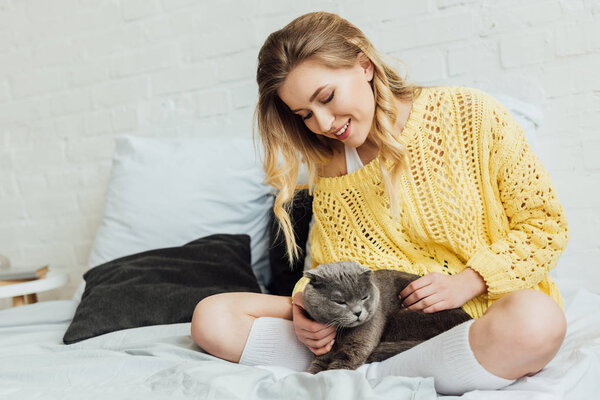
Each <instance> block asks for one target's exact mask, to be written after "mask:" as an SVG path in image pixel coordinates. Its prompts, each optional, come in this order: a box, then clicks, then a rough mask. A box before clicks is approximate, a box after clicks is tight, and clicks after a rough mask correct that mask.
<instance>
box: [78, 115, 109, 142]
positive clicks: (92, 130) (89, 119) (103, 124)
mask: <svg viewBox="0 0 600 400" xmlns="http://www.w3.org/2000/svg"><path fill="white" fill-rule="evenodd" d="M83 120H84V127H85V130H84V132H85V135H87V136H95V135H100V134H103V133H108V132H111V131H112V123H111V112H110V111H109V110H100V111H94V112H91V113H88V114H86V115H85V117H84V119H83Z"/></svg>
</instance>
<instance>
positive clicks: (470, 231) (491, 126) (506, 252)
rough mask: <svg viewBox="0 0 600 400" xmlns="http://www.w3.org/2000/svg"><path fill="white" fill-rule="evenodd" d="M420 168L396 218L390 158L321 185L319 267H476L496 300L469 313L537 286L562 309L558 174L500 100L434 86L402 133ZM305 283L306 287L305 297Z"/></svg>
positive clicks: (405, 188)
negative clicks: (387, 174) (389, 188)
mask: <svg viewBox="0 0 600 400" xmlns="http://www.w3.org/2000/svg"><path fill="white" fill-rule="evenodd" d="M398 140H399V141H400V142H401V143H402V144H403V145H404V146H406V147H407V149H408V151H409V155H410V167H409V169H408V170H407V171H405V172H404V173H403V175H402V177H401V182H400V186H399V188H398V193H399V197H400V207H399V208H400V219H399V220H398V221H396V220H393V218H392V215H391V213H390V211H389V197H388V196H387V194H386V192H385V187H384V183H383V181H382V177H381V169H380V160H379V157H376V158H375V159H374V160H373V161H371V162H370V163H368V164H367V165H365V166H364V167H363V168H360V169H358V170H356V171H354V172H352V173H350V174H347V175H343V176H340V177H331V178H325V177H320V178H318V179H317V181H316V184H315V188H314V200H313V212H314V216H315V224H314V226H313V229H312V230H311V233H310V241H311V259H312V266H313V268H314V267H316V266H317V265H319V264H323V263H329V262H335V261H341V260H354V261H357V262H359V263H361V264H363V265H365V266H368V267H370V268H372V269H384V268H385V269H397V270H402V271H406V272H410V273H414V274H419V275H425V274H428V273H431V272H439V273H443V274H447V275H453V274H457V273H459V272H461V271H462V270H463V269H464V268H466V267H470V268H472V269H474V270H475V271H477V272H478V273H479V274H480V275H481V276H482V277H483V279H484V280H485V282H486V284H487V292H486V293H484V294H482V295H480V296H478V297H475V298H473V299H472V300H470V301H469V302H467V303H466V304H465V305H464V306H463V309H464V310H465V311H466V312H467V313H468V314H469V315H471V316H472V317H473V318H479V317H480V316H482V315H483V313H484V312H485V311H486V309H487V308H488V307H489V306H490V305H491V304H492V303H493V302H494V301H495V300H498V299H499V298H501V297H502V296H504V295H505V294H507V293H509V292H512V291H514V290H518V289H524V288H532V289H535V290H539V291H542V292H544V293H546V294H548V295H550V296H551V297H552V298H553V299H554V300H556V302H557V303H558V304H559V305H560V306H561V307H563V301H562V297H561V295H560V293H559V291H558V288H557V286H556V284H555V283H554V281H553V280H552V278H551V277H550V275H549V271H550V270H551V269H552V268H554V267H555V266H556V264H557V262H558V259H559V257H560V255H561V253H562V251H563V250H564V248H565V247H566V245H567V242H568V240H569V233H568V226H567V218H566V216H565V212H564V209H563V207H562V205H561V204H560V202H559V199H558V196H557V193H556V190H555V188H554V186H553V184H552V182H551V179H550V176H549V175H548V173H547V171H546V170H545V169H544V167H543V166H542V164H541V162H540V161H539V159H538V158H537V157H536V155H535V154H534V153H533V151H532V150H531V148H530V146H529V144H528V143H527V140H526V138H525V134H524V132H523V130H522V129H521V127H520V126H519V125H518V124H517V123H516V122H515V121H514V119H513V118H512V116H511V115H510V114H509V112H508V111H507V110H506V108H505V107H504V106H502V105H501V104H500V103H499V102H498V101H497V100H496V99H495V98H493V97H492V96H490V95H488V94H486V93H484V92H482V91H480V90H478V89H473V88H465V87H434V88H426V89H424V90H423V91H422V93H421V95H420V96H419V97H418V98H416V99H415V100H414V102H413V108H412V111H411V113H410V116H409V118H408V121H407V123H406V125H405V127H404V129H403V131H402V133H401V135H400V136H399V137H398ZM304 285H306V279H305V278H303V279H302V280H301V281H299V282H298V285H297V287H296V289H295V292H296V291H298V290H302V288H303V286H304Z"/></svg>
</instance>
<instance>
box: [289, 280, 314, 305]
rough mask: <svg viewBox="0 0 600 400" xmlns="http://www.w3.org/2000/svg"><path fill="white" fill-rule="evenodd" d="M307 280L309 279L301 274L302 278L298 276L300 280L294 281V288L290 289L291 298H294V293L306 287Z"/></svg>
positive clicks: (302, 290)
mask: <svg viewBox="0 0 600 400" xmlns="http://www.w3.org/2000/svg"><path fill="white" fill-rule="evenodd" d="M308 282H310V279H308V278H307V277H305V276H303V277H302V278H300V280H298V282H296V285H295V286H294V290H292V299H293V298H294V295H295V294H296V293H298V292H304V288H305V287H306V285H308ZM292 301H293V300H292Z"/></svg>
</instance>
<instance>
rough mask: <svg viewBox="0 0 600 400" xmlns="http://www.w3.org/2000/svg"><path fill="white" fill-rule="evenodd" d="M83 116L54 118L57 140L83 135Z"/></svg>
mask: <svg viewBox="0 0 600 400" xmlns="http://www.w3.org/2000/svg"><path fill="white" fill-rule="evenodd" d="M83 118H84V116H83V115H80V114H77V115H69V116H66V117H60V118H56V135H57V137H59V138H76V137H79V136H81V135H83V134H85V127H84V122H83Z"/></svg>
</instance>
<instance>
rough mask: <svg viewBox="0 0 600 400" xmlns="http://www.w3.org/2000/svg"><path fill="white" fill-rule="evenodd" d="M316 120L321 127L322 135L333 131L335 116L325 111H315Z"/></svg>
mask: <svg viewBox="0 0 600 400" xmlns="http://www.w3.org/2000/svg"><path fill="white" fill-rule="evenodd" d="M314 115H315V119H316V120H317V125H318V127H319V132H320V133H323V134H325V133H327V132H329V131H331V129H333V121H335V116H334V115H333V114H331V113H329V112H327V111H325V110H321V111H315V112H314Z"/></svg>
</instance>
